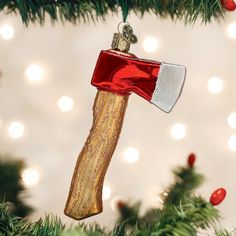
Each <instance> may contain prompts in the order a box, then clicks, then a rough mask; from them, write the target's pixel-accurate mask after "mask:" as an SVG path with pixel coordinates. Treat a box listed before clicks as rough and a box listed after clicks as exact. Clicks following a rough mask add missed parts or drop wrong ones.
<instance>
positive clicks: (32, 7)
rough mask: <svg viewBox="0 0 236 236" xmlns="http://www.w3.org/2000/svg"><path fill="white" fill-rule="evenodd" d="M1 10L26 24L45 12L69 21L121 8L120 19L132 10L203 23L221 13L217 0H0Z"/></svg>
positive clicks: (41, 18)
mask: <svg viewBox="0 0 236 236" xmlns="http://www.w3.org/2000/svg"><path fill="white" fill-rule="evenodd" d="M0 11H2V12H4V13H6V14H9V13H12V12H14V13H16V14H20V15H21V18H22V20H23V22H24V23H25V24H29V23H30V22H40V23H41V24H42V23H43V22H44V21H45V18H46V15H49V17H50V18H51V20H52V21H58V20H59V19H61V20H62V21H63V22H66V21H69V22H72V23H77V22H80V21H81V20H83V21H88V20H92V21H97V20H99V19H102V20H105V19H106V17H107V15H108V14H110V13H115V14H117V13H119V12H120V11H121V12H122V17H123V21H126V20H127V17H128V14H129V13H131V12H134V13H135V14H137V15H139V16H140V17H143V16H144V14H145V13H153V14H155V15H156V16H158V17H159V18H167V17H171V19H173V20H177V19H178V20H184V21H185V22H186V23H194V22H195V21H196V20H197V19H200V20H201V21H203V22H205V23H206V22H210V21H211V20H212V19H213V18H214V19H218V20H219V19H221V18H222V17H223V15H224V10H223V8H222V6H221V2H220V0H192V1H186V0H179V1H176V0H142V1H140V0H116V1H112V0H99V1H98V0H73V1H71V0H30V1H26V0H1V1H0Z"/></svg>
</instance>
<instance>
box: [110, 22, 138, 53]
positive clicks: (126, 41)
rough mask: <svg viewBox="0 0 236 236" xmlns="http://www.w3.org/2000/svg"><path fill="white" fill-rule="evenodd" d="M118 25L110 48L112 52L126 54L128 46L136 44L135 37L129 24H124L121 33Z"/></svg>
mask: <svg viewBox="0 0 236 236" xmlns="http://www.w3.org/2000/svg"><path fill="white" fill-rule="evenodd" d="M121 23H122V22H121ZM121 23H120V24H121ZM120 24H119V25H118V33H115V34H114V35H113V40H112V45H111V47H112V49H113V50H118V51H121V52H128V51H129V49H130V45H131V44H134V43H137V41H138V39H137V36H136V35H135V34H134V33H133V29H132V27H131V26H130V24H129V23H125V24H124V26H123V28H122V33H121V32H120V30H119V27H120Z"/></svg>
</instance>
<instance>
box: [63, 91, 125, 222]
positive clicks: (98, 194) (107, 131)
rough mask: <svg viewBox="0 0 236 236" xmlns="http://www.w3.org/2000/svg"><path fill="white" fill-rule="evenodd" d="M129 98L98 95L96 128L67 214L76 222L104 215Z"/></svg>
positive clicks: (78, 170)
mask: <svg viewBox="0 0 236 236" xmlns="http://www.w3.org/2000/svg"><path fill="white" fill-rule="evenodd" d="M128 97H129V95H125V96H121V95H117V94H114V93H111V92H106V91H98V93H97V96H96V100H95V103H94V107H93V116H94V117H93V125H92V128H91V130H90V133H89V136H88V138H87V141H86V143H85V145H84V147H83V149H82V151H81V153H80V155H79V157H78V160H77V163H76V167H75V170H74V174H73V178H72V182H71V187H70V192H69V196H68V199H67V203H66V207H65V214H66V215H67V216H69V217H71V218H74V219H76V220H81V219H84V218H86V217H89V216H92V215H96V214H98V213H100V212H102V209H103V207H102V188H103V181H104V177H105V174H106V171H107V168H108V165H109V163H110V160H111V157H112V155H113V152H114V150H115V147H116V144H117V141H118V139H119V135H120V131H121V128H122V124H123V120H124V114H125V110H126V107H127V103H128Z"/></svg>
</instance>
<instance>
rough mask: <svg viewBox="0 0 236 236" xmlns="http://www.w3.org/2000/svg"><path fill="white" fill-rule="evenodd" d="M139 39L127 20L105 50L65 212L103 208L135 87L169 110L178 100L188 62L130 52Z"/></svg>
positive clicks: (78, 214) (82, 214) (83, 213)
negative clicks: (90, 120)
mask: <svg viewBox="0 0 236 236" xmlns="http://www.w3.org/2000/svg"><path fill="white" fill-rule="evenodd" d="M135 42H137V38H136V36H135V35H134V34H133V30H132V28H131V26H130V25H129V24H128V23H126V24H125V25H124V27H123V32H122V33H115V34H114V37H113V42H112V49H110V50H106V51H101V53H100V55H99V58H98V61H97V65H96V67H95V70H94V73H93V78H92V85H93V86H95V87H97V89H98V92H97V95H96V99H95V102H94V106H93V124H92V128H91V130H90V133H89V136H88V138H87V140H86V143H85V145H84V147H83V149H82V151H81V153H80V154H79V157H78V160H77V163H76V166H75V170H74V174H73V177H72V182H71V186H70V191H69V196H68V199H67V203H66V207H65V214H66V215H67V216H69V217H71V218H74V219H76V220H81V219H84V218H87V217H89V216H92V215H96V214H98V213H101V212H102V209H103V206H102V188H103V182H104V177H105V174H106V171H107V168H108V165H109V163H110V160H111V157H112V155H113V153H114V150H115V147H116V145H117V141H118V139H119V135H120V132H121V128H122V124H123V120H124V115H125V111H126V107H127V103H128V98H129V95H130V94H131V93H132V92H134V93H136V94H138V95H140V96H141V97H143V98H144V99H146V100H148V101H149V102H150V103H152V104H154V105H156V106H157V107H159V108H160V109H161V110H163V111H165V112H170V111H171V109H172V108H173V106H174V105H175V103H176V102H177V100H178V98H179V96H180V94H181V91H182V88H183V85H184V80H185V75H186V68H185V67H184V66H180V65H174V64H168V63H163V62H157V61H151V60H145V59H139V58H138V57H136V56H135V55H134V54H130V53H128V51H129V48H130V44H131V43H135Z"/></svg>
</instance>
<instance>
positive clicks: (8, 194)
mask: <svg viewBox="0 0 236 236" xmlns="http://www.w3.org/2000/svg"><path fill="white" fill-rule="evenodd" d="M24 167H25V164H24V162H23V161H22V160H17V159H13V158H12V157H10V156H7V155H5V156H3V155H0V186H1V188H0V202H3V201H5V202H10V203H11V206H12V207H11V210H12V213H13V214H15V215H17V216H21V217H26V216H27V215H29V214H30V213H31V212H32V211H33V208H32V207H31V206H28V205H27V204H26V203H25V202H24V200H25V199H24V198H23V197H22V194H24V196H25V192H26V189H25V187H24V185H23V184H22V181H21V172H22V170H23V168H24Z"/></svg>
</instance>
